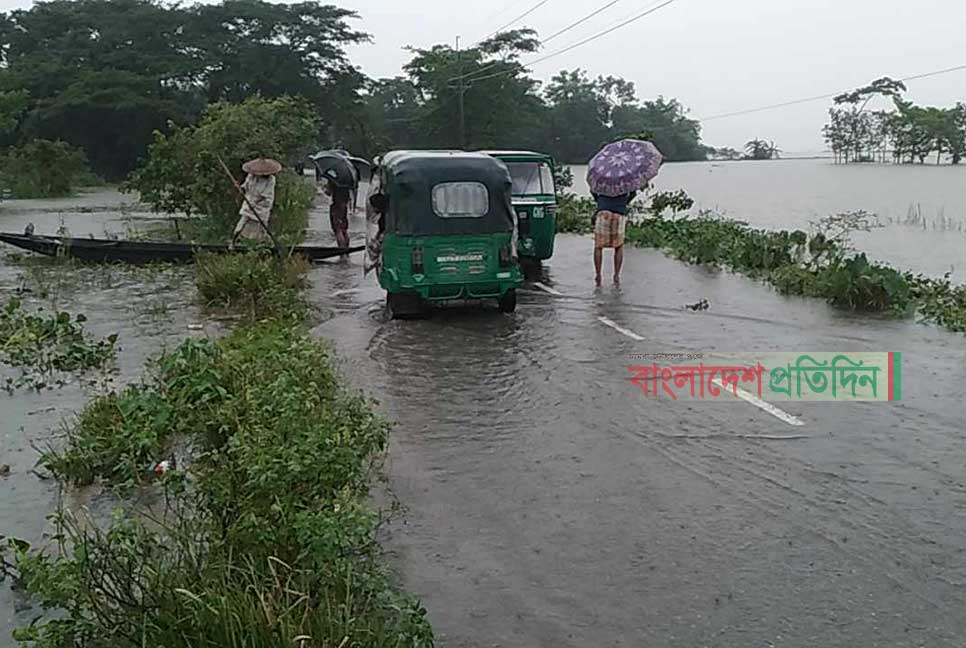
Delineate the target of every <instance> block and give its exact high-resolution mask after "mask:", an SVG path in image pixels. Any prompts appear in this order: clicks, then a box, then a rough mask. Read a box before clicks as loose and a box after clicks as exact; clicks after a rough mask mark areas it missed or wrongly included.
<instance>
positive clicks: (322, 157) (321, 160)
mask: <svg viewBox="0 0 966 648" xmlns="http://www.w3.org/2000/svg"><path fill="white" fill-rule="evenodd" d="M310 159H311V160H312V162H313V163H314V164H315V168H316V169H318V170H319V173H320V174H321V175H324V174H325V171H326V170H327V169H328V168H329V167H330V166H331V165H339V166H341V165H342V163H343V162H344V161H348V162H349V164H350V165H351V166H352V168H353V170H354V172H355V177H356V183H357V184H358V182H359V181H360V180H361V181H362V182H369V180H370V179H371V178H372V164H371V163H370V162H369V161H368V160H365V159H363V158H360V157H354V156H352V155H349V153H348V152H347V151H342V150H329V151H320V152H319V153H316V154H315V155H312V156H310Z"/></svg>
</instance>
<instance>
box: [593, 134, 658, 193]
mask: <svg viewBox="0 0 966 648" xmlns="http://www.w3.org/2000/svg"><path fill="white" fill-rule="evenodd" d="M662 160H663V157H662V156H661V152H660V151H658V150H657V147H656V146H654V145H653V144H651V143H650V142H645V141H642V140H635V139H625V140H620V141H619V142H612V143H610V144H608V145H607V146H605V147H604V148H602V149H601V150H600V151H599V152H598V153H597V155H595V156H594V157H593V159H592V160H591V161H590V164H589V165H588V167H587V184H588V185H589V186H590V190H591V192H593V193H595V194H601V195H602V196H622V195H624V194H626V193H630V192H632V191H637V190H638V189H641V188H643V187H644V185H645V184H646V183H648V182H650V181H651V180H652V179H653V178H654V176H656V175H657V171H658V169H660V168H661V161H662Z"/></svg>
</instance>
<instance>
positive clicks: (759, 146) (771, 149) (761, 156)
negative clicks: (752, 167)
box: [745, 137, 780, 160]
mask: <svg viewBox="0 0 966 648" xmlns="http://www.w3.org/2000/svg"><path fill="white" fill-rule="evenodd" d="M745 152H746V155H745V159H747V160H770V159H772V158H774V157H778V154H779V153H780V151H779V149H778V147H777V146H775V143H774V142H770V143H769V142H766V141H765V140H763V139H758V138H757V137H756V138H755V139H753V140H751V141H749V142H748V143H747V144H745Z"/></svg>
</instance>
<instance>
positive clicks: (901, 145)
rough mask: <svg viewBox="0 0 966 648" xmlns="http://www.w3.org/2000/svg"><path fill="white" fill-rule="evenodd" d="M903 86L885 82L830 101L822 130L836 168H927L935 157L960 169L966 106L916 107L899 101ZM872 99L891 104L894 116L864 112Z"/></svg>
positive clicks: (890, 112)
mask: <svg viewBox="0 0 966 648" xmlns="http://www.w3.org/2000/svg"><path fill="white" fill-rule="evenodd" d="M906 91H907V88H906V86H905V84H904V83H902V82H901V81H896V80H894V79H890V78H889V77H883V78H881V79H876V80H875V81H873V82H872V83H870V84H869V85H867V86H865V87H862V88H858V89H857V90H854V91H852V92H846V93H843V94H841V95H839V96H837V97H835V98H834V99H833V101H834V105H833V107H832V108H830V109H829V122H828V123H827V124H826V125H825V127H824V128H823V131H822V132H823V134H824V136H825V141H826V142H828V144H829V147H830V148H831V149H832V153H833V154H834V155H835V161H836V162H842V163H845V164H849V163H855V162H886V161H890V160H891V161H892V162H893V163H895V164H911V163H914V162H918V163H919V164H925V162H926V159H927V158H929V157H930V156H932V155H933V154H935V156H936V164H940V163H941V162H942V160H943V157H944V156H945V157H946V158H948V160H949V161H950V163H952V164H959V163H960V162H961V161H962V160H963V157H964V156H966V103H963V102H958V103H956V105H954V106H952V107H949V108H939V107H935V106H918V105H916V104H915V103H913V102H912V101H910V100H908V99H906V98H904V97H903V94H902V93H904V92H906ZM875 97H885V98H888V99H891V100H892V103H893V107H894V109H893V110H867V109H866V106H867V105H868V103H869V102H870V101H871V100H872V99H873V98H875Z"/></svg>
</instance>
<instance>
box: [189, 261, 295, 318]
mask: <svg viewBox="0 0 966 648" xmlns="http://www.w3.org/2000/svg"><path fill="white" fill-rule="evenodd" d="M307 271H308V263H307V262H306V261H305V259H304V258H302V257H301V256H297V255H296V256H291V257H286V258H281V259H280V258H277V257H275V256H272V254H271V253H269V252H266V251H251V252H246V253H244V254H199V255H198V256H197V257H196V259H195V284H196V285H197V287H198V292H199V294H200V295H201V298H202V300H203V301H204V303H205V305H206V306H208V307H212V308H219V309H224V310H228V311H231V312H234V313H238V314H240V315H243V316H245V317H247V318H249V319H261V318H266V317H274V318H287V319H293V320H299V319H301V318H302V317H303V316H304V315H305V313H306V312H307V308H308V307H307V305H306V303H305V301H304V300H303V299H302V296H301V294H300V292H299V290H300V289H301V288H302V287H304V285H305V273H306V272H307Z"/></svg>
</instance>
